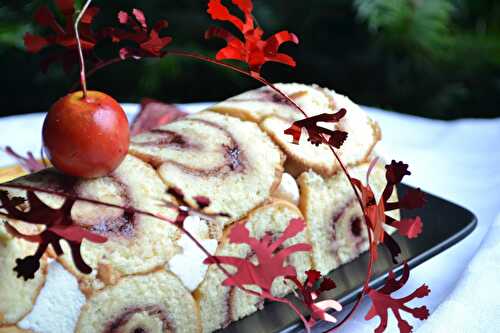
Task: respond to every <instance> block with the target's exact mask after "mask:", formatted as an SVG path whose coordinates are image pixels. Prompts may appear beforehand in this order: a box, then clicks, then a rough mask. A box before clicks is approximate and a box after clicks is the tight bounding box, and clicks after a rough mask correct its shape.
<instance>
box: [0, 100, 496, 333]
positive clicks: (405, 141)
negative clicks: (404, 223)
mask: <svg viewBox="0 0 500 333" xmlns="http://www.w3.org/2000/svg"><path fill="white" fill-rule="evenodd" d="M206 105H207V104H189V105H183V107H185V108H187V109H189V110H190V111H196V110H199V109H201V108H203V107H205V106H206ZM137 108H138V107H137V105H132V104H127V105H125V109H126V111H127V113H128V114H129V115H132V114H134V113H135V112H136V111H137ZM366 109H367V111H368V112H369V113H370V114H371V116H372V117H373V118H374V119H375V120H377V121H378V122H379V124H380V125H381V127H382V133H383V141H382V144H381V146H380V149H381V152H382V154H383V155H384V156H385V157H387V158H388V159H396V160H402V161H405V162H406V163H409V164H410V170H411V171H412V175H411V176H410V177H408V178H406V179H405V181H406V182H407V183H409V184H410V185H416V186H419V187H421V188H422V189H424V190H425V191H427V192H431V193H433V194H436V195H439V196H441V197H443V198H446V199H448V200H451V201H453V202H456V203H458V204H460V205H463V206H465V207H467V208H468V209H470V210H472V211H473V212H474V213H475V214H476V215H477V217H478V219H479V224H478V227H477V228H476V230H475V231H474V232H473V233H472V234H471V235H470V236H468V237H467V238H466V239H464V240H463V241H461V242H460V243H458V244H457V245H455V246H453V247H452V248H450V249H448V250H446V251H445V252H443V253H441V254H439V255H437V256H436V257H434V258H432V259H430V260H428V261H426V262H425V263H423V264H421V265H420V266H418V267H417V268H415V269H413V270H412V272H411V277H410V281H409V282H408V284H407V285H406V286H405V287H404V288H403V289H402V290H401V291H399V292H398V295H407V294H409V293H410V292H412V291H413V290H415V289H416V288H417V287H419V286H420V285H421V284H422V283H424V282H425V283H427V284H428V285H429V286H430V288H431V290H432V293H431V294H430V295H429V296H428V297H426V298H424V299H423V300H415V301H413V302H412V303H410V304H411V305H412V306H419V305H421V304H427V305H428V307H429V308H430V310H431V312H434V310H436V308H437V307H438V306H439V305H440V304H441V303H442V302H444V303H443V305H442V306H441V307H440V308H439V309H438V310H437V311H435V314H433V315H431V317H430V319H429V320H428V323H426V324H425V326H423V327H422V332H477V331H479V329H481V331H482V332H497V331H499V330H500V323H499V318H500V312H499V305H498V304H500V302H499V301H498V300H497V299H496V297H495V296H497V297H498V296H500V287H499V285H500V283H498V281H496V279H495V277H496V278H498V277H500V265H499V262H500V260H499V256H500V254H499V253H500V248H499V246H498V243H499V242H500V227H499V226H498V223H497V225H495V227H491V225H492V223H493V221H494V219H495V217H496V216H497V215H498V214H499V213H500V172H499V171H500V145H499V143H500V118H498V119H491V120H476V119H464V120H458V121H451V122H445V121H438V120H429V119H423V118H419V117H414V116H407V115H401V114H397V113H393V112H388V111H382V110H379V109H374V108H366ZM42 122H43V114H31V115H23V116H14V117H5V118H0V146H5V145H11V146H12V147H13V148H14V149H15V150H16V151H18V152H20V153H24V152H26V151H28V150H31V151H33V152H34V153H35V155H37V153H38V151H39V150H40V145H41V139H40V133H41V126H42ZM9 163H12V160H11V159H10V158H9V157H8V156H6V155H5V154H4V153H2V152H0V165H7V164H9ZM452 222H453V221H450V223H452ZM490 227H491V228H490ZM424 228H425V221H424ZM488 231H490V232H489V238H488V240H487V241H486V242H485V243H484V245H483V247H482V248H481V250H480V251H479V252H478V251H477V250H478V247H479V245H480V243H481V241H482V239H483V238H484V235H485V234H486V233H487V232H488ZM474 256H476V259H475V260H474V261H472V262H471V264H470V266H469V267H468V264H469V262H470V261H471V259H472V258H473V257H474ZM467 267H468V269H467V270H466V268H467ZM459 280H460V281H459ZM457 282H458V284H457ZM369 305H370V303H369V301H367V300H365V301H364V302H363V303H362V305H361V307H360V308H359V309H358V311H357V313H356V314H355V316H354V317H353V318H352V320H350V321H349V322H348V323H347V324H346V325H345V326H344V327H343V329H342V331H343V332H373V329H374V328H375V327H376V326H377V325H378V319H372V320H371V321H369V322H367V321H365V320H364V319H363V317H364V315H365V314H366V312H367V311H368V308H369ZM405 318H406V319H408V320H409V321H410V323H411V324H412V325H413V326H415V327H418V326H419V325H420V324H421V322H420V321H418V320H411V319H410V318H409V317H408V316H405ZM451 321H454V322H453V323H450V322H451ZM448 323H449V324H450V326H449V327H448V326H440V325H448ZM452 325H453V326H452ZM477 325H481V326H477ZM448 328H449V329H448ZM455 328H456V329H455ZM397 331H398V329H397V326H396V325H395V319H394V318H393V317H392V316H390V319H389V328H388V332H397Z"/></svg>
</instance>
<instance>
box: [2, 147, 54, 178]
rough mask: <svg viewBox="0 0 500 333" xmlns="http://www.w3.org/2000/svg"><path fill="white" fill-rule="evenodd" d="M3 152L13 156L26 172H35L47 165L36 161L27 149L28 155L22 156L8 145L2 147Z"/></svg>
mask: <svg viewBox="0 0 500 333" xmlns="http://www.w3.org/2000/svg"><path fill="white" fill-rule="evenodd" d="M4 151H5V153H7V154H8V155H10V156H11V157H13V158H14V159H15V160H16V161H17V163H18V164H19V165H21V166H22V167H23V169H25V170H26V171H28V172H37V171H40V170H43V169H45V168H46V167H47V166H46V165H45V164H43V163H41V162H38V161H37V159H36V158H35V156H33V154H32V153H31V152H30V151H29V152H28V156H27V157H24V156H21V155H20V154H18V153H16V152H15V151H14V149H12V148H11V147H9V146H6V147H5V148H4Z"/></svg>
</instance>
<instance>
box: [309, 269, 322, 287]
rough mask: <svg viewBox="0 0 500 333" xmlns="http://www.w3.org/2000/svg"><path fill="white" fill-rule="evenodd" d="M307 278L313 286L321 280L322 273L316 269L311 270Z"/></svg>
mask: <svg viewBox="0 0 500 333" xmlns="http://www.w3.org/2000/svg"><path fill="white" fill-rule="evenodd" d="M306 276H307V282H308V283H310V284H311V285H313V284H315V283H316V282H317V281H318V280H319V279H320V278H321V273H320V272H319V271H317V270H315V269H310V270H308V271H306Z"/></svg>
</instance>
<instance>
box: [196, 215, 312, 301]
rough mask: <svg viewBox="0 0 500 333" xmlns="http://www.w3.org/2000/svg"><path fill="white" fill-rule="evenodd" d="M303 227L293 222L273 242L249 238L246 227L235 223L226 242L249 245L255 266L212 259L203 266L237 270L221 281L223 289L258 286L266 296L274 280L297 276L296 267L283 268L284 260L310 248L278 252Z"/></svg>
mask: <svg viewBox="0 0 500 333" xmlns="http://www.w3.org/2000/svg"><path fill="white" fill-rule="evenodd" d="M305 226H306V225H305V222H304V221H303V220H301V219H292V220H290V223H289V225H288V227H287V228H286V229H285V230H284V231H283V233H282V234H281V235H280V237H279V238H278V239H277V240H276V241H275V242H273V241H272V237H271V236H270V235H266V236H264V237H263V238H262V239H257V238H254V237H251V236H250V232H249V231H248V229H247V228H246V227H245V224H244V223H238V224H236V225H234V226H233V227H232V228H231V232H230V234H229V241H230V242H231V243H235V244H248V245H249V246H250V248H251V249H252V250H253V251H254V252H255V256H256V257H257V261H258V262H257V263H256V264H255V263H252V262H251V261H250V260H249V259H245V258H238V257H229V256H212V257H208V258H207V259H205V261H204V263H205V264H216V263H219V264H223V265H231V266H235V267H236V268H237V272H236V273H235V274H234V275H232V276H231V277H228V278H227V279H226V280H224V282H223V285H226V286H235V285H257V286H259V287H260V288H261V289H262V293H263V294H264V295H266V294H269V293H270V290H271V285H272V283H273V281H274V280H275V279H276V278H277V277H280V276H283V277H288V276H296V271H295V267H293V266H291V265H286V263H285V261H286V260H287V258H288V257H289V256H290V255H291V254H293V253H295V252H302V251H310V250H311V245H309V244H305V243H299V244H294V245H291V246H289V247H286V248H283V249H280V250H278V248H279V247H280V246H281V245H282V244H283V242H285V241H286V240H287V239H290V238H291V237H294V236H295V235H297V234H298V233H299V232H301V231H303V230H304V228H305Z"/></svg>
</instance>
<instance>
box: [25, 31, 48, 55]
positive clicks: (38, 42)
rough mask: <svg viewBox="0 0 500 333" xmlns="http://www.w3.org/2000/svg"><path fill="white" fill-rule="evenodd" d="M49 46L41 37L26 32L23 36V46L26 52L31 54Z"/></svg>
mask: <svg viewBox="0 0 500 333" xmlns="http://www.w3.org/2000/svg"><path fill="white" fill-rule="evenodd" d="M48 44H49V42H47V40H46V39H45V38H43V37H41V36H37V35H33V34H30V33H29V32H27V33H26V34H25V35H24V45H25V46H26V50H27V51H28V52H31V53H37V52H39V51H40V50H41V49H43V48H44V47H46V46H47V45H48Z"/></svg>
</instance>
